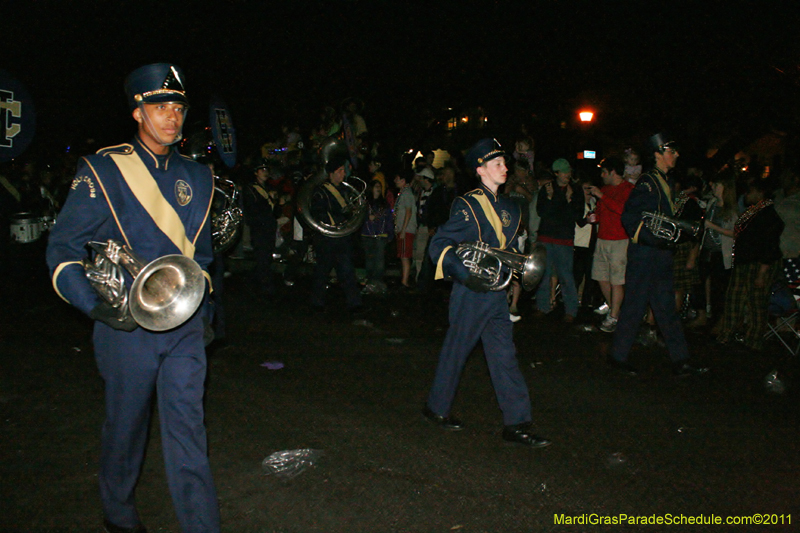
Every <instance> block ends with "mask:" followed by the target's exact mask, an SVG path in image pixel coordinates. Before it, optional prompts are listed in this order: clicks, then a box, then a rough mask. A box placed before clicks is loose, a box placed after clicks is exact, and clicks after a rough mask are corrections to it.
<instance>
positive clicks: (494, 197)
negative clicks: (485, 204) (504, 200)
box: [478, 182, 500, 202]
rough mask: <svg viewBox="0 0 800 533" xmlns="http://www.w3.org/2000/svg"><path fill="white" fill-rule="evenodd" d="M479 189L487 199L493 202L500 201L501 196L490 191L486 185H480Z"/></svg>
mask: <svg viewBox="0 0 800 533" xmlns="http://www.w3.org/2000/svg"><path fill="white" fill-rule="evenodd" d="M478 188H479V189H480V190H482V191H483V194H485V195H486V197H487V198H489V199H490V200H492V201H493V202H497V201H498V199H499V197H500V195H499V194H495V193H493V192H492V191H491V190H489V188H488V187H487V186H486V185H484V184H483V182H481V183H480V185H478Z"/></svg>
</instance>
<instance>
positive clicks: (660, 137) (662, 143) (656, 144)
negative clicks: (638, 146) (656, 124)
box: [647, 132, 678, 154]
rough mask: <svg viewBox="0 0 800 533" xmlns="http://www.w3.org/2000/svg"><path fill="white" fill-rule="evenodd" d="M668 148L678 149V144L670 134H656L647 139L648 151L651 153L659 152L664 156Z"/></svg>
mask: <svg viewBox="0 0 800 533" xmlns="http://www.w3.org/2000/svg"><path fill="white" fill-rule="evenodd" d="M667 148H672V149H673V150H677V149H678V143H677V142H675V141H674V140H672V137H671V136H670V135H669V134H668V133H664V132H661V133H656V134H655V135H653V136H652V137H650V138H649V139H647V149H648V150H649V151H650V153H653V152H659V153H662V154H663V153H664V152H665V151H666V150H667Z"/></svg>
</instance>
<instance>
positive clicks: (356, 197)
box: [297, 137, 368, 237]
mask: <svg viewBox="0 0 800 533" xmlns="http://www.w3.org/2000/svg"><path fill="white" fill-rule="evenodd" d="M337 151H338V152H340V153H343V154H347V145H346V144H345V142H344V140H342V139H339V138H337V137H328V138H327V139H326V140H325V141H324V142H323V143H322V145H321V146H320V147H319V152H318V156H319V157H318V164H319V167H320V168H319V171H318V172H317V173H316V174H315V175H314V176H312V177H311V178H309V179H307V180H306V181H305V183H303V185H302V186H301V187H300V190H299V191H298V193H297V211H298V212H299V213H300V215H301V216H302V217H303V219H305V221H306V222H307V223H308V224H309V225H310V226H311V227H312V228H314V229H316V230H317V231H318V232H320V233H321V234H323V235H327V236H328V237H346V236H348V235H350V234H352V233H354V232H356V231H358V230H359V229H360V228H361V226H362V225H363V224H364V219H365V218H366V216H367V207H368V206H367V199H366V196H365V193H366V191H367V184H366V182H364V180H362V179H360V178H357V177H355V176H349V177H348V178H347V181H343V182H342V185H344V187H345V188H346V189H347V191H348V195H347V196H348V197H347V198H345V200H346V201H347V205H346V206H345V207H344V208H343V209H342V210H343V211H344V213H345V214H346V215H348V218H347V220H345V221H344V222H342V223H340V224H331V223H329V222H326V221H324V220H316V219H315V218H314V216H313V215H312V214H311V197H312V196H313V195H314V189H316V188H317V186H318V185H320V184H322V182H323V181H325V180H326V179H327V178H328V173H327V172H326V170H325V165H326V164H327V163H328V161H330V159H331V157H333V155H334V154H335V153H336V152H337ZM350 182H355V183H356V185H357V187H356V186H354V185H353V183H350Z"/></svg>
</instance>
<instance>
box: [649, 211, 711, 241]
mask: <svg viewBox="0 0 800 533" xmlns="http://www.w3.org/2000/svg"><path fill="white" fill-rule="evenodd" d="M642 221H644V225H645V226H647V229H649V230H650V231H651V232H652V233H653V235H655V236H656V237H658V238H659V239H666V240H668V241H671V242H678V239H680V237H681V232H685V233H688V234H689V235H691V236H692V237H697V234H698V233H700V227H701V225H700V224H697V223H692V222H688V221H686V220H679V219H677V218H673V217H669V216H667V215H663V214H661V213H653V212H651V211H643V212H642Z"/></svg>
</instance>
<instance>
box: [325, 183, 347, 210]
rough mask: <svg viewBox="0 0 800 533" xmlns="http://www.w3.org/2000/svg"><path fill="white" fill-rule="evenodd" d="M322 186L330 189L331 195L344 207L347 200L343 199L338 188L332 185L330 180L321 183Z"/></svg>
mask: <svg viewBox="0 0 800 533" xmlns="http://www.w3.org/2000/svg"><path fill="white" fill-rule="evenodd" d="M322 186H323V187H325V188H326V189H328V190H329V191H330V193H331V194H332V195H333V197H334V198H336V201H337V202H339V205H340V206H342V208H343V209H344V207H345V206H346V205H347V202H346V201H345V199H344V197H343V196H342V194H341V193H340V192H339V190H338V189H336V187H335V186H334V185H333V183H330V182H328V183H323V184H322Z"/></svg>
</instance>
